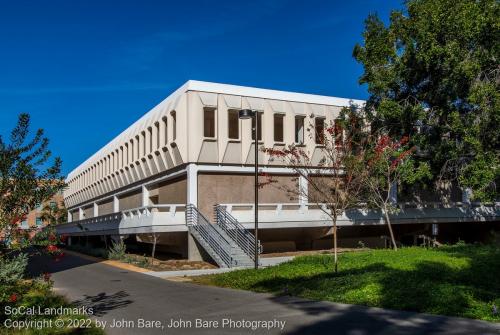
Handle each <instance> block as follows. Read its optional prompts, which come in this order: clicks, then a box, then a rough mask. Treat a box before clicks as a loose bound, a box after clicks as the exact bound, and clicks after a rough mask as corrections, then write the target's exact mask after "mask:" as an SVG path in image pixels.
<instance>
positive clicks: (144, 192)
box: [141, 186, 149, 207]
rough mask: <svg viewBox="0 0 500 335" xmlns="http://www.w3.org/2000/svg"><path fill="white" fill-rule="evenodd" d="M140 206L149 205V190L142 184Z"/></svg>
mask: <svg viewBox="0 0 500 335" xmlns="http://www.w3.org/2000/svg"><path fill="white" fill-rule="evenodd" d="M141 206H142V207H146V206H149V190H148V188H147V187H146V186H142V200H141Z"/></svg>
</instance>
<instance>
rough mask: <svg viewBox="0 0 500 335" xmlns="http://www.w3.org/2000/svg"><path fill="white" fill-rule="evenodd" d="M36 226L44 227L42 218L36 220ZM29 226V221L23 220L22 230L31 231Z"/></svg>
mask: <svg viewBox="0 0 500 335" xmlns="http://www.w3.org/2000/svg"><path fill="white" fill-rule="evenodd" d="M35 222H36V226H37V227H41V226H42V225H43V221H42V218H36V221H35ZM29 227H30V226H29V224H28V221H27V220H22V221H21V228H22V229H29Z"/></svg>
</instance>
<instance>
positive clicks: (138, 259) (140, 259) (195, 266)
mask: <svg viewBox="0 0 500 335" xmlns="http://www.w3.org/2000/svg"><path fill="white" fill-rule="evenodd" d="M127 257H128V258H130V259H131V263H133V264H140V265H141V266H142V267H144V268H147V269H148V270H151V271H177V270H204V269H216V268H217V266H215V265H213V264H210V263H208V262H203V261H188V260H186V259H169V260H159V259H157V258H155V259H154V260H153V262H151V258H150V257H145V256H140V255H134V254H127Z"/></svg>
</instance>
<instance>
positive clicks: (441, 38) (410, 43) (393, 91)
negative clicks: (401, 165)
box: [353, 0, 500, 200]
mask: <svg viewBox="0 0 500 335" xmlns="http://www.w3.org/2000/svg"><path fill="white" fill-rule="evenodd" d="M405 6H406V8H405V9H404V10H402V11H393V12H392V13H391V15H390V22H389V24H388V25H385V24H384V23H383V22H382V21H381V20H380V19H379V18H378V17H377V15H370V16H369V17H368V18H367V19H366V22H365V31H364V34H363V37H364V41H363V44H359V45H356V46H355V48H354V51H353V56H354V58H355V59H356V60H357V61H358V62H360V63H361V64H362V65H363V67H364V73H363V75H362V76H361V78H360V80H359V81H360V83H361V84H366V85H367V87H368V91H369V93H370V97H369V99H368V102H367V104H366V112H367V114H368V116H369V118H370V121H371V122H372V125H373V127H375V128H378V129H382V130H383V131H384V132H385V133H386V134H387V135H389V136H395V137H396V138H398V137H401V136H403V135H408V136H409V140H410V143H409V145H411V146H415V147H416V148H417V151H416V152H415V159H416V160H417V161H426V162H428V163H429V165H430V171H431V173H432V176H433V178H434V180H435V181H436V182H437V183H436V184H439V182H442V181H446V182H454V183H458V185H460V187H462V188H463V189H471V190H472V194H473V197H474V198H475V199H477V200H493V199H498V196H499V189H498V186H497V185H498V182H499V181H500V169H499V163H500V156H499V155H500V132H499V131H498V126H499V125H500V92H499V84H500V65H499V59H500V20H499V17H500V3H499V2H498V1H497V0H477V1H470V0H410V1H407V2H405ZM416 166H418V164H416Z"/></svg>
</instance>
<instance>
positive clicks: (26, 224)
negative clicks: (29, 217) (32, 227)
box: [21, 220, 29, 229]
mask: <svg viewBox="0 0 500 335" xmlns="http://www.w3.org/2000/svg"><path fill="white" fill-rule="evenodd" d="M21 228H22V229H28V228H29V226H28V221H26V220H23V221H21Z"/></svg>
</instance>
